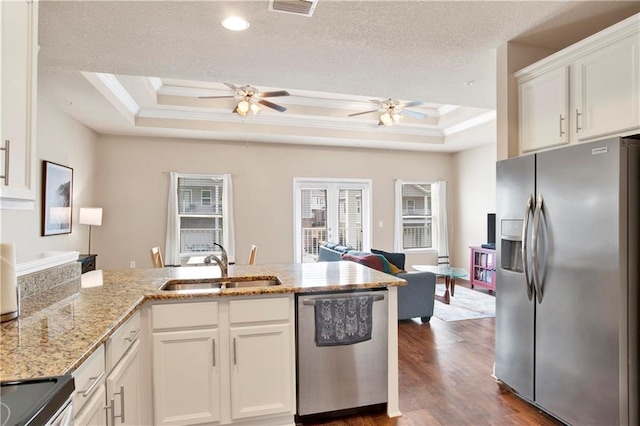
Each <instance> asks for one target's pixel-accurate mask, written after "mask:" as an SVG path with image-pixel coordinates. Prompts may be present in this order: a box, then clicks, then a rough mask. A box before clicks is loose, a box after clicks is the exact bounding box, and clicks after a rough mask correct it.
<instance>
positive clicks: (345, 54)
mask: <svg viewBox="0 0 640 426" xmlns="http://www.w3.org/2000/svg"><path fill="white" fill-rule="evenodd" d="M638 11H640V2H637V1H634V2H628V1H606V2H592V1H587V2H579V1H569V2H555V1H551V2H541V1H498V2H490V1H448V2H440V1H405V2H402V1H384V2H383V1H331V0H319V2H318V5H317V7H316V9H315V12H314V14H313V16H312V17H310V18H309V17H303V16H296V15H291V14H285V13H279V12H272V11H268V1H266V0H261V1H242V0H237V1H195V2H191V1H179V2H170V1H113V2H109V1H106V2H105V1H68V2H64V1H41V2H40V21H39V31H40V34H39V44H40V47H41V50H40V52H39V73H40V90H41V93H42V94H44V95H45V96H48V97H49V98H51V99H52V100H53V101H54V102H55V103H57V104H60V105H62V104H63V103H65V102H67V101H68V100H72V101H74V102H76V101H77V100H78V99H80V100H82V101H86V102H89V101H90V100H91V102H93V104H92V105H93V107H95V108H96V110H98V109H101V108H104V107H106V106H105V105H102V106H101V105H99V103H100V102H101V101H100V100H99V96H98V95H97V94H96V92H95V88H93V87H92V86H91V85H89V84H87V82H86V81H83V79H82V77H81V76H80V74H79V73H78V71H92V72H107V73H114V74H121V75H132V76H153V77H161V78H172V79H183V80H194V81H202V82H233V83H236V84H251V85H254V86H258V87H260V86H268V87H273V88H285V89H291V90H303V91H318V92H326V93H328V94H331V93H334V94H346V95H356V96H367V97H372V98H378V99H380V98H395V99H403V100H419V101H426V102H431V103H437V104H453V105H462V106H469V107H479V108H489V109H492V108H495V105H496V83H495V80H496V71H495V67H496V48H497V47H499V46H500V45H502V44H504V43H505V42H507V41H516V42H521V43H525V44H531V45H536V46H540V47H544V48H548V49H551V50H558V49H561V48H563V47H566V46H568V45H570V44H572V43H573V42H575V41H577V40H580V39H582V38H584V37H585V36H587V35H589V34H592V33H594V32H596V31H598V30H600V29H603V28H606V27H608V26H610V25H612V24H613V23H615V22H618V21H620V20H622V19H624V18H626V17H628V16H631V15H632V14H634V13H637V12H638ZM231 14H239V15H242V16H244V17H245V18H246V19H248V20H249V22H250V23H251V27H250V28H249V29H248V30H247V31H245V32H240V33H237V32H230V31H227V30H225V29H223V28H222V27H221V26H220V21H221V20H222V18H224V17H225V16H228V15H231ZM469 81H473V82H474V83H473V84H472V85H470V86H468V85H465V83H466V82H469ZM86 108H88V109H89V108H90V106H89V105H87V106H86ZM105 126H107V125H106V124H105ZM107 127H108V126H107ZM100 131H105V132H108V129H101V130H100Z"/></svg>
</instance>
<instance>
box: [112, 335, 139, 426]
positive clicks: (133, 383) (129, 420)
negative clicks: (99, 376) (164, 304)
mask: <svg viewBox="0 0 640 426" xmlns="http://www.w3.org/2000/svg"><path fill="white" fill-rule="evenodd" d="M139 354H140V341H139V340H136V342H135V343H134V344H133V345H132V346H131V348H130V349H129V351H128V352H127V353H126V354H125V355H124V356H123V357H122V359H121V360H120V361H119V362H118V363H117V365H116V367H115V368H114V369H113V371H112V372H111V374H109V376H107V406H108V407H110V408H109V409H108V410H107V411H108V424H109V426H116V425H117V426H119V425H135V426H138V425H140V410H141V408H140V364H139V362H140V360H139V358H140V357H139Z"/></svg>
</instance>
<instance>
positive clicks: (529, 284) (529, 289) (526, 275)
mask: <svg viewBox="0 0 640 426" xmlns="http://www.w3.org/2000/svg"><path fill="white" fill-rule="evenodd" d="M532 209H533V194H529V198H528V199H527V210H526V211H525V212H524V226H523V227H522V249H521V251H522V269H523V272H524V283H525V284H526V286H527V296H528V297H529V300H531V299H532V298H533V283H532V282H531V280H530V279H529V264H528V263H527V259H528V256H527V237H528V236H529V216H531V210H532Z"/></svg>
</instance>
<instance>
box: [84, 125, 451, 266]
mask: <svg viewBox="0 0 640 426" xmlns="http://www.w3.org/2000/svg"><path fill="white" fill-rule="evenodd" d="M98 146H99V147H98V153H99V158H100V162H99V166H98V181H97V188H98V194H99V195H98V199H99V200H100V202H101V204H102V205H103V207H104V218H103V226H101V227H100V228H95V229H94V234H93V235H94V239H93V240H92V247H93V246H95V248H96V251H97V252H98V254H99V258H98V259H99V265H100V267H101V268H105V269H112V268H127V267H129V262H130V261H132V260H133V261H135V262H136V265H137V266H138V267H149V266H150V265H151V260H150V257H149V249H150V248H151V247H152V246H154V245H160V246H161V247H162V248H163V250H164V245H165V235H166V229H165V228H166V209H167V206H166V205H167V192H168V181H169V176H168V175H167V174H166V173H165V172H168V171H178V172H183V173H223V172H224V173H231V175H232V177H233V186H234V209H235V231H236V249H237V259H238V262H245V261H246V260H245V259H244V257H245V254H246V255H247V256H248V253H249V247H250V245H251V244H256V245H257V246H258V258H257V262H258V263H278V262H291V261H293V206H292V202H293V201H292V200H293V178H294V177H329V178H365V179H372V181H373V196H372V204H373V213H372V219H373V225H374V226H373V235H372V247H375V248H381V249H386V250H391V249H392V248H393V199H394V195H393V191H394V180H395V179H409V180H422V179H424V180H428V181H432V180H446V181H448V182H450V183H451V184H452V187H455V186H456V183H455V181H456V174H455V168H454V167H453V163H452V161H453V156H452V155H450V154H437V153H417V152H403V151H397V152H396V151H389V150H369V149H347V148H332V147H304V146H293V145H272V144H251V143H249V144H244V143H225V142H211V141H193V140H176V139H156V138H141V137H125V136H106V135H101V136H100V137H99V143H98ZM451 197H455V194H452V195H451V196H450V198H451ZM450 204H451V203H450ZM450 208H451V209H452V210H453V209H454V206H450ZM379 221H382V222H383V228H379V227H378V223H379ZM449 223H450V228H451V229H452V230H453V228H454V227H455V220H454V219H453V217H450V219H449ZM452 235H455V232H454V231H452ZM434 261H435V255H433V254H416V255H411V256H410V257H409V258H408V259H407V264H408V265H411V264H416V263H434Z"/></svg>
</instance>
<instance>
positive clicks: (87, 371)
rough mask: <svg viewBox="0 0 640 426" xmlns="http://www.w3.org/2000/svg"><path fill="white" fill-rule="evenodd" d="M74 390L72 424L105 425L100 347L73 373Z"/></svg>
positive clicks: (102, 361) (103, 365)
mask: <svg viewBox="0 0 640 426" xmlns="http://www.w3.org/2000/svg"><path fill="white" fill-rule="evenodd" d="M73 380H74V381H75V385H76V390H75V392H74V394H73V412H74V419H73V421H74V424H76V425H79V426H84V425H101V426H102V425H106V424H107V416H106V412H105V389H104V383H105V355H104V346H100V347H99V348H98V349H97V350H96V351H95V352H94V353H93V354H91V356H90V357H89V358H88V359H87V360H86V361H85V362H83V363H82V365H81V366H80V367H78V369H76V370H75V371H74V372H73Z"/></svg>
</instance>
